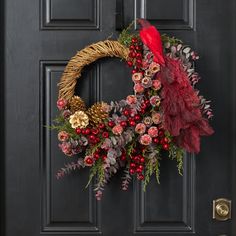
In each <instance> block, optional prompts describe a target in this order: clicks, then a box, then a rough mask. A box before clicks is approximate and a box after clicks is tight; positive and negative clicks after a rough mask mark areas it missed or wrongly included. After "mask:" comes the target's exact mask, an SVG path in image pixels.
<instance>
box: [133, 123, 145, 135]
mask: <svg viewBox="0 0 236 236" xmlns="http://www.w3.org/2000/svg"><path fill="white" fill-rule="evenodd" d="M145 131H146V125H145V124H143V123H139V124H137V125H136V127H135V132H136V133H138V134H144V133H145Z"/></svg>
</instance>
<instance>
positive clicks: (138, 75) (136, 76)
mask: <svg viewBox="0 0 236 236" xmlns="http://www.w3.org/2000/svg"><path fill="white" fill-rule="evenodd" d="M142 78H143V75H142V73H134V74H133V75H132V80H133V81H134V83H139V82H140V81H141V79H142Z"/></svg>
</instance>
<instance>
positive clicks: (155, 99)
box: [150, 96, 161, 107]
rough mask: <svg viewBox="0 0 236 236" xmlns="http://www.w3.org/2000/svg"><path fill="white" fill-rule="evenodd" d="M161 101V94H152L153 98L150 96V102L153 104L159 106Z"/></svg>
mask: <svg viewBox="0 0 236 236" xmlns="http://www.w3.org/2000/svg"><path fill="white" fill-rule="evenodd" d="M160 103H161V98H160V97H159V96H152V97H151V98H150V104H151V105H152V106H154V107H155V106H159V105H160Z"/></svg>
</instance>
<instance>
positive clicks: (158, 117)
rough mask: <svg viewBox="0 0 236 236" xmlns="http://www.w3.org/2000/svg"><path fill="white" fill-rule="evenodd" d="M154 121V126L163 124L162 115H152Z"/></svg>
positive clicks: (155, 113)
mask: <svg viewBox="0 0 236 236" xmlns="http://www.w3.org/2000/svg"><path fill="white" fill-rule="evenodd" d="M152 121H153V123H154V124H156V125H157V124H159V123H160V122H161V114H160V113H158V112H154V113H152Z"/></svg>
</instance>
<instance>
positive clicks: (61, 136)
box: [57, 131, 70, 142]
mask: <svg viewBox="0 0 236 236" xmlns="http://www.w3.org/2000/svg"><path fill="white" fill-rule="evenodd" d="M57 137H58V140H59V141H61V142H64V141H67V140H68V139H69V137H70V135H69V134H68V133H67V132H66V131H61V132H59V133H58V135H57Z"/></svg>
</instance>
